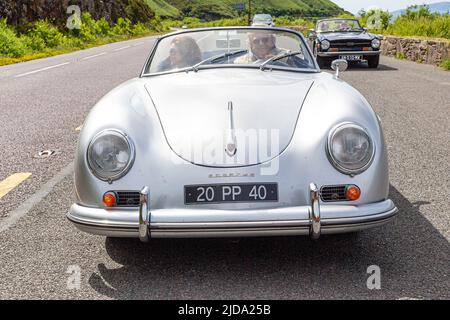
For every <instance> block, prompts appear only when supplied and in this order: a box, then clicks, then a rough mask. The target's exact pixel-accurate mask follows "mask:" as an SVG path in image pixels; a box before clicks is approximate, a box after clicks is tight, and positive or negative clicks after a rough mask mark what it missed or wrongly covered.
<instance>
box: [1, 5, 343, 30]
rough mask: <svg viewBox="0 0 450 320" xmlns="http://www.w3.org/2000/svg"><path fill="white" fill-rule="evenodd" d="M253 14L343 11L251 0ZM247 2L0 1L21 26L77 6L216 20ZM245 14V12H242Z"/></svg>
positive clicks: (111, 13) (4, 13)
mask: <svg viewBox="0 0 450 320" xmlns="http://www.w3.org/2000/svg"><path fill="white" fill-rule="evenodd" d="M252 2H253V10H252V11H253V12H265V13H270V14H272V15H274V16H332V15H337V14H340V13H343V12H344V11H343V9H341V8H340V7H338V6H337V5H336V4H334V3H333V2H331V1H330V0H283V1H280V0H252ZM239 3H241V4H242V3H244V4H247V3H248V1H247V0H0V17H1V18H4V17H6V18H7V19H8V22H9V23H11V24H14V25H19V24H21V23H23V22H29V21H34V20H37V19H43V18H48V19H50V20H65V19H67V16H68V15H67V13H66V10H67V7H68V6H69V5H72V4H75V5H79V6H80V7H81V10H82V11H83V12H85V11H89V12H90V13H91V15H92V16H93V17H94V18H101V17H105V18H106V19H107V20H108V21H110V22H113V21H116V20H117V18H118V17H127V18H130V19H131V20H132V21H146V20H148V19H151V18H152V17H153V16H154V14H155V13H156V15H159V16H161V17H169V18H183V17H196V18H200V19H206V20H213V19H220V18H232V17H236V16H237V15H239V14H240V13H239V12H238V11H236V4H239ZM241 13H242V12H241Z"/></svg>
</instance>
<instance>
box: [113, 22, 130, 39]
mask: <svg viewBox="0 0 450 320" xmlns="http://www.w3.org/2000/svg"><path fill="white" fill-rule="evenodd" d="M111 34H113V35H131V34H133V25H132V23H131V21H130V20H129V19H124V18H119V19H117V23H116V24H115V25H114V27H113V28H112V29H111Z"/></svg>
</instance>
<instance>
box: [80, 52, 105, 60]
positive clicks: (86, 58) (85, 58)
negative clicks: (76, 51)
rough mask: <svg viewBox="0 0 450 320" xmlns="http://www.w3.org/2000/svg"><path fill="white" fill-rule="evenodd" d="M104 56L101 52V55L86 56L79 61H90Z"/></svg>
mask: <svg viewBox="0 0 450 320" xmlns="http://www.w3.org/2000/svg"><path fill="white" fill-rule="evenodd" d="M105 54H106V52H102V53H98V54H94V55H92V56H87V57H84V58H81V60H89V59H92V58H96V57H100V56H103V55H105Z"/></svg>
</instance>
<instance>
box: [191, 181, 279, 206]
mask: <svg viewBox="0 0 450 320" xmlns="http://www.w3.org/2000/svg"><path fill="white" fill-rule="evenodd" d="M255 201H278V184H276V183H250V184H247V183H235V184H211V185H191V186H184V203H185V204H202V203H222V202H255Z"/></svg>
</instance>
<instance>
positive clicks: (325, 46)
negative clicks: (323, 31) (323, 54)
mask: <svg viewBox="0 0 450 320" xmlns="http://www.w3.org/2000/svg"><path fill="white" fill-rule="evenodd" d="M320 47H321V48H322V50H328V49H329V48H330V41H328V40H322V41H321V42H320Z"/></svg>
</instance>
